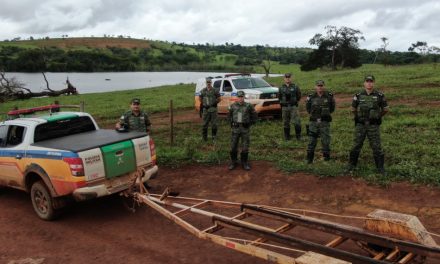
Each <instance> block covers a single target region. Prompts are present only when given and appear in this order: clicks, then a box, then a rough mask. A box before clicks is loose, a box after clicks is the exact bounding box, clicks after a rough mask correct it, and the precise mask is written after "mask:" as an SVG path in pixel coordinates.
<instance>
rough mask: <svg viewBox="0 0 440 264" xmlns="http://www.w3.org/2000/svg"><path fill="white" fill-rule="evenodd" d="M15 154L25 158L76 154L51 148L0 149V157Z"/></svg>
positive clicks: (57, 157) (13, 155)
mask: <svg viewBox="0 0 440 264" xmlns="http://www.w3.org/2000/svg"><path fill="white" fill-rule="evenodd" d="M17 155H21V156H23V157H24V156H26V158H34V159H55V160H61V159H63V158H77V157H78V154H77V153H73V152H67V151H52V150H27V151H25V150H12V149H11V150H5V149H4V150H0V157H15V156H17Z"/></svg>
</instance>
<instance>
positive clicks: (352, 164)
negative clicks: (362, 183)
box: [347, 151, 359, 172]
mask: <svg viewBox="0 0 440 264" xmlns="http://www.w3.org/2000/svg"><path fill="white" fill-rule="evenodd" d="M358 159H359V152H355V151H350V160H349V161H348V168H347V172H352V171H353V170H354V168H356V166H357V163H358Z"/></svg>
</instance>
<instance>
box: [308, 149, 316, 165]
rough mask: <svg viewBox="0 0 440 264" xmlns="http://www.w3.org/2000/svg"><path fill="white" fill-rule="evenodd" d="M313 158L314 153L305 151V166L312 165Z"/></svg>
mask: <svg viewBox="0 0 440 264" xmlns="http://www.w3.org/2000/svg"><path fill="white" fill-rule="evenodd" d="M314 156H315V152H313V151H307V164H312V163H313V157H314Z"/></svg>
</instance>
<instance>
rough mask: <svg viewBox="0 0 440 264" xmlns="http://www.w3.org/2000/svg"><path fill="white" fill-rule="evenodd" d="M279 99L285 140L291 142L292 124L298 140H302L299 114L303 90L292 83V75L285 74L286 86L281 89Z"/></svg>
mask: <svg viewBox="0 0 440 264" xmlns="http://www.w3.org/2000/svg"><path fill="white" fill-rule="evenodd" d="M279 99H280V104H281V112H282V117H283V127H284V139H285V140H290V123H291V122H293V123H294V124H295V134H296V139H297V140H300V139H301V118H300V117H299V112H298V103H299V100H300V99H301V90H300V89H299V87H298V86H297V85H296V84H294V83H292V74H291V73H286V74H284V84H283V85H282V86H281V87H280V88H279Z"/></svg>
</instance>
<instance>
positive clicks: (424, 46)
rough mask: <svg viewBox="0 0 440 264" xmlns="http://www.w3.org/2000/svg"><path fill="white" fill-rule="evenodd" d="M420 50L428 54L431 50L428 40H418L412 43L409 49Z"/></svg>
mask: <svg viewBox="0 0 440 264" xmlns="http://www.w3.org/2000/svg"><path fill="white" fill-rule="evenodd" d="M414 50H418V52H419V53H420V54H421V55H426V54H427V53H428V51H429V48H428V43H427V42H426V41H417V42H416V43H411V47H409V48H408V51H414Z"/></svg>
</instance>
